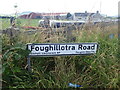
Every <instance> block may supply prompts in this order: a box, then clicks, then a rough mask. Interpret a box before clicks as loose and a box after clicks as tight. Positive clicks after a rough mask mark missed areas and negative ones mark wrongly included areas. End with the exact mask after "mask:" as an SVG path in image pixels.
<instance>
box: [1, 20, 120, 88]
mask: <svg viewBox="0 0 120 90" xmlns="http://www.w3.org/2000/svg"><path fill="white" fill-rule="evenodd" d="M36 22H37V21H36ZM26 23H27V21H26ZM117 30H118V29H117V25H110V26H105V27H104V28H103V27H101V28H100V26H93V27H89V28H88V27H87V28H86V27H84V28H83V29H81V30H74V31H72V34H73V36H74V37H76V41H74V42H77V43H82V42H98V44H99V49H98V52H97V53H96V54H94V55H90V56H61V57H60V56H59V57H57V56H56V57H33V58H31V64H32V72H31V73H30V72H28V71H27V70H26V67H27V66H26V62H27V61H26V57H27V55H28V53H29V52H28V51H26V49H25V48H26V44H27V43H46V41H45V38H46V37H48V34H43V33H41V32H38V33H35V34H32V35H28V34H25V33H20V34H19V35H18V37H17V38H16V39H15V42H14V44H13V45H10V41H9V37H8V36H6V35H2V46H3V47H2V50H3V53H2V54H3V58H2V61H3V81H2V82H3V87H4V88H70V87H69V86H68V83H74V84H79V85H82V86H83V88H91V87H92V88H98V87H100V88H103V87H104V88H120V75H119V71H120V66H119V63H120V61H119V58H118V56H119V52H118V37H117V32H118V31H117ZM110 34H114V37H113V38H112V39H111V38H109V35H110ZM50 39H51V40H52V41H51V42H54V43H57V42H59V43H63V40H64V39H65V37H64V35H62V34H59V36H58V35H56V34H53V35H51V36H50ZM66 42H67V41H66Z"/></svg>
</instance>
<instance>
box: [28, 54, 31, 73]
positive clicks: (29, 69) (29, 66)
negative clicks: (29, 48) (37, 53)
mask: <svg viewBox="0 0 120 90" xmlns="http://www.w3.org/2000/svg"><path fill="white" fill-rule="evenodd" d="M27 66H28V71H31V64H30V56H28V57H27Z"/></svg>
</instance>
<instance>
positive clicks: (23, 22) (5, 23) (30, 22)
mask: <svg viewBox="0 0 120 90" xmlns="http://www.w3.org/2000/svg"><path fill="white" fill-rule="evenodd" d="M0 21H1V22H2V29H6V28H8V27H10V26H11V25H10V19H0ZM38 21H39V19H20V18H18V19H16V20H15V22H16V26H18V27H19V26H21V27H22V26H36V27H37V26H38Z"/></svg>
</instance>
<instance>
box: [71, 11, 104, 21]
mask: <svg viewBox="0 0 120 90" xmlns="http://www.w3.org/2000/svg"><path fill="white" fill-rule="evenodd" d="M73 19H74V20H94V21H96V20H101V19H103V16H102V15H101V14H100V13H99V11H97V12H96V13H88V12H87V11H85V13H74V14H73Z"/></svg>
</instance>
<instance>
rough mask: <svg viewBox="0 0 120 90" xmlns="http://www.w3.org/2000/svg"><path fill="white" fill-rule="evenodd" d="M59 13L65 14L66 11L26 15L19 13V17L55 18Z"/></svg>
mask: <svg viewBox="0 0 120 90" xmlns="http://www.w3.org/2000/svg"><path fill="white" fill-rule="evenodd" d="M61 14H67V13H34V12H32V13H30V14H28V15H21V16H19V17H20V18H24V19H42V18H43V17H47V18H56V17H57V16H60V15H61Z"/></svg>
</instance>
